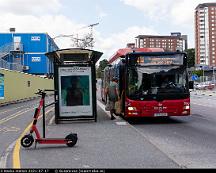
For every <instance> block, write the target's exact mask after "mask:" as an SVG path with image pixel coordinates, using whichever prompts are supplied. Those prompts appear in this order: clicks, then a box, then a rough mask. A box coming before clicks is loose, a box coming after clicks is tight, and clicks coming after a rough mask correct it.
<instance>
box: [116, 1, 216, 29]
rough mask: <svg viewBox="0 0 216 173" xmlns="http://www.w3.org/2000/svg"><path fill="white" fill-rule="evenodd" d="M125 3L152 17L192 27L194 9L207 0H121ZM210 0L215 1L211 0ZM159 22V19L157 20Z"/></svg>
mask: <svg viewBox="0 0 216 173" xmlns="http://www.w3.org/2000/svg"><path fill="white" fill-rule="evenodd" d="M120 1H122V2H123V3H124V4H126V5H129V6H132V7H135V8H137V9H138V10H141V11H142V12H143V13H144V14H145V15H146V16H147V17H149V18H150V19H160V20H166V21H168V22H171V23H173V24H176V25H185V27H190V26H191V24H193V21H194V10H195V8H196V6H197V5H198V4H200V3H206V0H175V1H173V0H160V1H158V0H120ZM208 2H215V0H209V1H208ZM155 22H157V21H155Z"/></svg>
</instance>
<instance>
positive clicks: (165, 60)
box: [137, 55, 183, 65]
mask: <svg viewBox="0 0 216 173" xmlns="http://www.w3.org/2000/svg"><path fill="white" fill-rule="evenodd" d="M137 63H138V64H139V65H182V64H183V56H182V55H174V56H139V57H138V58H137Z"/></svg>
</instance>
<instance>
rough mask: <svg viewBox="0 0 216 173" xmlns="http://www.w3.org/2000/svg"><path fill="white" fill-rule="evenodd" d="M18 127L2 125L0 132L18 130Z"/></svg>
mask: <svg viewBox="0 0 216 173" xmlns="http://www.w3.org/2000/svg"><path fill="white" fill-rule="evenodd" d="M19 130H20V128H17V127H4V128H0V132H3V133H7V132H18V131H19Z"/></svg>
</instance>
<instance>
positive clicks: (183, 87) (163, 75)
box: [127, 65, 189, 100]
mask: <svg viewBox="0 0 216 173" xmlns="http://www.w3.org/2000/svg"><path fill="white" fill-rule="evenodd" d="M127 76H128V79H127V81H128V88H127V96H128V98H129V99H132V100H164V99H182V98H186V97H187V96H188V94H189V93H188V88H187V72H186V69H185V68H184V67H183V66H177V65H176V66H131V67H129V68H128V75H127Z"/></svg>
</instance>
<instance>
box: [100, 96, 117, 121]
mask: <svg viewBox="0 0 216 173" xmlns="http://www.w3.org/2000/svg"><path fill="white" fill-rule="evenodd" d="M97 104H98V106H100V107H101V109H103V111H104V112H105V113H106V114H107V115H108V116H109V117H110V118H111V115H110V111H106V110H105V105H104V104H102V103H101V102H100V101H98V100H97ZM115 118H116V119H118V120H121V118H120V117H119V116H115Z"/></svg>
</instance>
